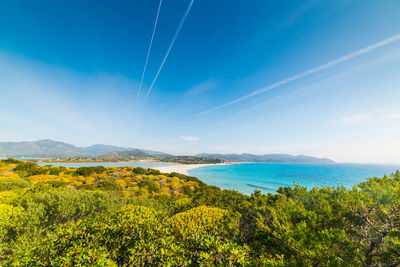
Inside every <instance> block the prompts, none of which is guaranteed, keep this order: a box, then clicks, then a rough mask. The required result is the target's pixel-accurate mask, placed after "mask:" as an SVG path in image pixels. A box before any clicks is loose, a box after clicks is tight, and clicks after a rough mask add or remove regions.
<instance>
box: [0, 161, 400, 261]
mask: <svg viewBox="0 0 400 267" xmlns="http://www.w3.org/2000/svg"><path fill="white" fill-rule="evenodd" d="M399 264H400V173H399V172H397V173H394V174H392V175H390V176H384V177H382V178H376V177H375V178H368V179H366V181H365V182H364V183H361V184H359V185H357V186H354V187H353V188H351V189H346V188H344V187H321V188H312V189H307V188H304V187H301V186H298V185H294V186H293V187H284V188H280V189H279V190H278V192H277V193H276V194H267V195H266V194H262V193H261V192H260V191H255V192H254V193H253V194H251V195H250V196H248V195H243V194H241V193H239V192H237V191H232V190H221V189H219V188H217V187H214V186H209V185H206V184H204V183H203V182H201V181H200V180H198V179H197V178H194V177H189V176H185V175H182V174H178V173H171V174H165V173H160V172H159V171H157V170H152V169H145V168H133V167H118V168H116V167H108V168H104V167H101V166H98V167H82V168H64V167H54V166H38V165H36V164H34V163H31V162H24V161H18V160H14V159H8V160H2V161H1V162H0V266H149V265H150V266H158V265H162V266H397V265H399Z"/></svg>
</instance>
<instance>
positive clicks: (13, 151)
mask: <svg viewBox="0 0 400 267" xmlns="http://www.w3.org/2000/svg"><path fill="white" fill-rule="evenodd" d="M129 150H134V148H126V147H119V146H110V145H101V144H98V145H92V146H89V147H77V146H74V145H71V144H67V143H63V142H57V141H53V140H50V139H44V140H39V141H31V142H0V157H39V158H64V157H98V156H103V155H105V154H108V153H111V152H121V151H129ZM144 153H147V154H150V155H160V154H164V153H162V152H158V151H151V150H144Z"/></svg>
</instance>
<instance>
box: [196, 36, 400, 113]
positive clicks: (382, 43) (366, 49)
mask: <svg viewBox="0 0 400 267" xmlns="http://www.w3.org/2000/svg"><path fill="white" fill-rule="evenodd" d="M398 40H400V34H396V35H394V36H392V37H390V38H388V39H385V40H383V41H380V42H377V43H375V44H372V45H369V46H367V47H364V48H362V49H360V50H357V51H355V52H352V53H349V54H347V55H344V56H341V57H339V58H336V59H334V60H331V61H329V62H327V63H325V64H323V65H320V66H318V67H315V68H312V69H309V70H307V71H305V72H302V73H299V74H296V75H294V76H292V77H289V78H286V79H284V80H281V81H279V82H276V83H273V84H271V85H268V86H266V87H264V88H261V89H259V90H256V91H254V92H252V93H250V94H247V95H244V96H242V97H239V98H236V99H234V100H232V101H230V102H228V103H225V104H222V105H219V106H216V107H213V108H210V109H208V110H206V111H203V112H200V113H198V114H197V115H205V114H207V113H210V112H213V111H215V110H218V109H221V108H224V107H227V106H230V105H233V104H236V103H239V102H242V101H244V100H246V99H248V98H250V97H253V96H256V95H259V94H262V93H265V92H267V91H269V90H272V89H274V88H277V87H279V86H282V85H285V84H287V83H290V82H293V81H295V80H298V79H301V78H304V77H306V76H309V75H311V74H314V73H316V72H319V71H321V70H324V69H327V68H330V67H333V66H335V65H338V64H340V63H343V62H345V61H348V60H351V59H353V58H356V57H359V56H361V55H363V54H366V53H368V52H371V51H373V50H375V49H378V48H380V47H382V46H385V45H388V44H391V43H393V42H396V41H398Z"/></svg>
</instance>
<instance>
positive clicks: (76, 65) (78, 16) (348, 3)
mask: <svg viewBox="0 0 400 267" xmlns="http://www.w3.org/2000/svg"><path fill="white" fill-rule="evenodd" d="M159 7H160V8H159ZM158 8H159V13H158V20H157V26H156V28H155V30H154V25H155V20H156V17H157V11H158ZM398 14H400V1H399V0H382V1H376V0H336V1H326V0H306V1H290V0H288V1H285V2H284V3H283V2H282V1H279V0H271V1H265V0H253V1H245V0H237V1H226V0H218V1H215V0H201V1H200V0H163V1H162V3H161V6H160V1H159V0H146V1H139V0H126V1H124V0H121V1H88V0H87V1H84V0H82V1H71V0H59V1H50V0H47V1H45V0H37V1H27V0H3V1H1V3H0V142H5V141H31V140H39V139H47V138H50V139H53V140H57V141H63V142H67V143H71V144H74V145H77V146H89V145H93V144H99V143H100V144H112V145H119V146H126V147H135V148H143V149H152V150H158V151H163V152H167V153H173V154H196V153H203V152H208V153H255V154H266V153H289V154H306V155H311V156H317V157H328V158H331V159H333V160H336V161H338V162H360V163H396V164H400V105H399V100H400V16H399V15H398ZM153 30H154V38H153V39H152V35H153V34H152V33H153ZM151 40H152V42H151ZM150 42H151V43H152V44H151V50H150V53H149V45H150ZM166 54H167V56H166ZM147 55H149V57H148V60H147V66H146V71H145V72H143V70H144V65H145V62H146V58H147ZM143 73H144V74H143ZM142 77H143V80H142ZM141 81H142V85H141ZM152 84H153V86H151V85H152ZM150 87H151V90H149V89H150ZM139 88H140V93H139Z"/></svg>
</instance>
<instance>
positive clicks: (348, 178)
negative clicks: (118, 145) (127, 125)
mask: <svg viewBox="0 0 400 267" xmlns="http://www.w3.org/2000/svg"><path fill="white" fill-rule="evenodd" d="M40 165H56V166H64V167H75V168H77V167H83V166H98V165H102V166H105V167H108V166H116V167H121V166H131V167H143V168H154V167H159V166H170V165H177V164H175V163H160V162H118V163H115V162H111V163H52V164H49V163H41V164H40ZM396 170H400V165H378V164H347V163H326V164H325V163H324V164H314V163H238V164H235V165H212V166H205V167H199V168H196V169H191V170H189V171H188V174H189V175H190V176H194V177H197V178H199V179H200V180H202V181H203V182H205V183H206V184H209V185H215V186H218V187H220V188H222V189H233V190H236V191H239V192H242V193H244V194H248V195H249V194H251V193H253V192H254V190H260V191H261V192H263V193H275V192H276V191H277V190H278V189H279V187H284V186H293V185H294V184H298V185H301V186H305V187H307V188H308V189H311V188H313V187H322V186H344V187H346V188H351V187H352V186H354V185H357V184H359V183H361V182H364V181H366V178H368V177H369V178H371V177H382V176H383V175H385V174H386V175H390V174H391V173H394V172H396Z"/></svg>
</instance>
